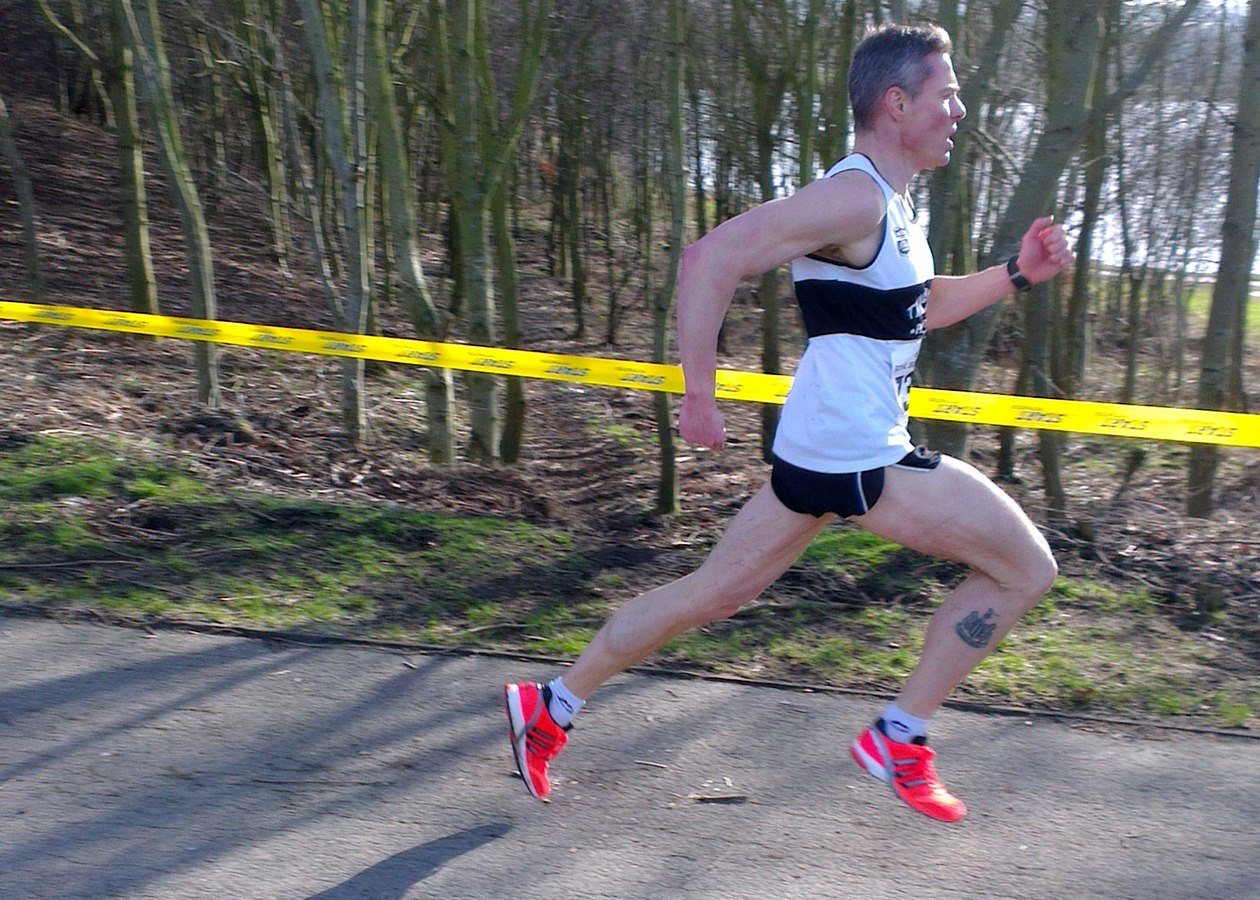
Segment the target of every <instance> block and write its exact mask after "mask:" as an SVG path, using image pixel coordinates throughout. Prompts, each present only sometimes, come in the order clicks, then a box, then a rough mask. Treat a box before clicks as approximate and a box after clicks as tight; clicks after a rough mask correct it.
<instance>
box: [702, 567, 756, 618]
mask: <svg viewBox="0 0 1260 900" xmlns="http://www.w3.org/2000/svg"><path fill="white" fill-rule="evenodd" d="M697 575H699V576H700V577H702V578H704V579H705V580H704V581H703V582H702V587H701V589H700V591H699V592H698V594H697V600H698V602H697V603H696V607H695V609H696V613H697V616H698V617H699V618H700V620H701V621H700V622H698V623H697V624H708V623H709V622H720V621H722V620H723V619H729V618H730V617H731V616H733V615H735V613H737V612H739V611H740V610H741V609H743V608H744V607H745V606H747V605H748V604H749V603H751V602H752V601H754V600H756V599H757V597H759V596H760V595H761V592H762V591H763V590H764V589H765V588H764V587H763V586H762V584H761V581H760V580H757V579H751V578H732V577H731V576H730V573H713V572H707V571H705V569H704V568H703V567H702V568H701V570H700V572H698V573H697Z"/></svg>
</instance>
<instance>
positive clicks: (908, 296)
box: [796, 279, 931, 341]
mask: <svg viewBox="0 0 1260 900" xmlns="http://www.w3.org/2000/svg"><path fill="white" fill-rule="evenodd" d="M930 286H931V282H930V281H929V282H927V283H925V284H915V285H911V286H909V287H904V288H896V289H894V290H888V291H880V290H876V289H875V288H869V287H864V286H862V285H856V284H852V283H850V282H846V281H830V280H823V279H807V280H804V281H798V282H796V300H797V302H798V303H799V304H800V307H801V318H802V319H803V320H804V323H805V333H806V334H808V335H809V336H810V337H820V336H821V335H825V334H854V335H859V336H861V337H869V338H875V339H877V340H881V341H909V340H914V339H915V338H918V337H922V336H923V332H924V309H925V305H924V303H923V298H924V296H925V295H926V294H927V291H928V288H929V287H930Z"/></svg>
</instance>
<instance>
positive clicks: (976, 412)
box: [0, 300, 1260, 447]
mask: <svg viewBox="0 0 1260 900" xmlns="http://www.w3.org/2000/svg"><path fill="white" fill-rule="evenodd" d="M0 319H11V320H15V321H19V322H35V323H41V324H45V325H61V326H68V327H72V328H92V329H97V330H104V331H120V332H127V333H132V334H148V335H154V336H157V337H169V338H179V339H183V340H194V341H211V342H213V343H219V344H233V345H237V346H243V347H256V348H260V349H264V350H281V351H287V352H290V353H316V354H321V355H326V356H347V357H354V358H360V359H375V360H382V361H385V362H398V363H409V364H412V365H422V366H433V367H437V368H445V369H460V370H464V371H471V372H489V373H492V374H495V375H515V376H519V377H523V378H545V379H550V380H553V381H571V382H576V383H579V384H592V385H600V386H604V387H618V388H634V389H638V390H650V391H667V392H670V393H676V394H678V393H682V391H683V375H682V369H681V368H679V367H678V366H668V365H661V364H659V363H646V362H635V361H632V360H616V359H603V358H600V357H593V356H568V355H564V354H557V353H538V352H536V351H532V350H509V349H506V348H502V347H477V346H471V345H468V344H449V343H438V342H434V341H417V340H409V339H404V338H390V337H377V336H375V335H360V334H343V333H339V332H333V331H312V330H308V329H304V328H284V327H279V326H271V325H249V324H245V323H243V322H220V321H209V320H206V319H186V318H179V317H175V316H152V315H145V314H142V313H130V312H118V311H113V310H98V309H84V308H81V307H75V306H47V305H39V304H33V303H15V302H12V301H4V300H0ZM791 384H792V379H791V377H790V376H788V375H765V374H761V373H758V372H739V371H735V370H733V369H719V370H718V373H717V396H718V397H719V398H720V399H723V400H744V401H749V402H755V403H782V402H783V400H784V398H785V397H787V392H788V388H789V387H791ZM910 415H912V416H914V417H916V418H921V419H944V420H949V421H954V422H970V423H973V424H977V425H1009V426H1015V427H1019V428H1048V429H1052V430H1055V431H1073V432H1080V433H1085V434H1104V435H1113V436H1117V437H1130V438H1144V439H1147V440H1160V441H1186V442H1192V443H1207V444H1224V445H1230V446H1236V447H1260V416H1258V415H1248V414H1244V413H1230V412H1217V411H1214V410H1200V409H1179V408H1171V407H1161V406H1134V405H1127V404H1120V403H1095V402H1089V401H1082V400H1054V399H1043V398H1039V397H1012V396H1008V395H1005V394H983V393H976V392H971V391H944V390H935V389H932V388H920V387H916V388H914V389H913V390H912V391H911V392H910Z"/></svg>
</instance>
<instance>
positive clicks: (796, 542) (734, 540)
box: [701, 483, 835, 587]
mask: <svg viewBox="0 0 1260 900" xmlns="http://www.w3.org/2000/svg"><path fill="white" fill-rule="evenodd" d="M834 519H835V516H834V515H831V514H827V515H824V516H821V517H817V516H811V515H806V514H804V513H798V512H793V511H792V510H790V509H788V508H787V507H786V506H784V505H783V504H782V503H781V502H780V501H779V498H778V497H776V496H775V495H774V491H773V490H772V489H771V487H770V485H769V483H767V484H765V485H764V486H763V487H762V488H761V490H759V491H758V492H757V493H756V494H754V495H753V496H752V497H751V498H750V499H749V500H748V502H747V503H745V504H744V506H743V507H742V508H741V509H740V510H739V512H738V513H736V514H735V517H734V518H733V519H731V521H730V523H729V524H728V525H727V528H726V531H725V532H724V533H723V535H722V537H721V538H720V539H719V540H718V542H717V544H716V545H715V546H714V547H713V550H712V551H711V552H710V553H709V556H708V558H707V559H706V560H705V562H704V565H703V566H702V567H701V572H702V573H703V574H704V575H706V576H708V577H711V578H718V579H721V580H724V581H730V580H732V579H733V580H740V581H742V580H748V581H749V582H750V583H754V582H755V583H756V584H759V585H762V586H763V587H764V586H765V585H768V584H770V583H771V582H772V581H774V580H775V579H776V578H778V577H779V576H780V575H782V574H783V572H784V571H786V570H787V568H788V567H789V566H790V565H792V563H793V562H794V561H795V560H796V558H797V557H798V556H800V555H801V554H802V553H804V552H805V548H807V547H808V546H809V544H810V541H812V540H813V539H814V537H815V536H816V535H817V534H818V533H819V532H820V531H822V530H823V528H825V527H826V526H827V524H828V523H829V522H831V521H833V520H834Z"/></svg>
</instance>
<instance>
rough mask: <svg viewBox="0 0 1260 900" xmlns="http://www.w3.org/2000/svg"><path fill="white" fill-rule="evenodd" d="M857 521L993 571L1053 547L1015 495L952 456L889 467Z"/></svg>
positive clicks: (899, 540) (880, 532) (883, 534)
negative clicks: (923, 465)
mask: <svg viewBox="0 0 1260 900" xmlns="http://www.w3.org/2000/svg"><path fill="white" fill-rule="evenodd" d="M853 521H854V522H857V523H858V524H860V525H861V526H862V527H863V528H866V529H867V530H869V531H871V532H874V533H875V534H878V535H880V536H881V537H885V538H888V539H889V540H891V541H895V542H896V543H898V544H901V545H902V546H905V547H909V548H911V549H913V550H918V551H919V552H921V553H927V554H929V555H931V556H937V557H940V558H942V559H950V560H954V561H956V562H961V563H966V564H968V565H971V566H974V567H977V568H980V569H984V570H986V571H989V572H991V573H992V574H995V575H1000V574H1002V572H1003V570H1005V569H1006V568H1007V567H1010V566H1014V567H1018V566H1020V565H1021V564H1023V563H1025V562H1026V561H1027V559H1028V558H1030V557H1032V556H1042V555H1048V554H1049V552H1050V551H1049V547H1048V546H1047V544H1046V541H1045V538H1044V537H1042V535H1041V533H1040V532H1039V531H1038V530H1037V528H1036V526H1035V525H1033V523H1032V521H1031V520H1030V519H1029V518H1028V516H1027V515H1025V514H1024V511H1023V510H1022V509H1020V508H1019V505H1018V504H1016V503H1015V501H1014V500H1012V499H1011V498H1010V497H1009V496H1007V494H1006V493H1005V492H1003V491H1002V490H1001V489H1000V488H999V487H998V486H997V485H995V484H994V483H993V482H992V481H990V480H989V479H988V478H986V477H985V476H984V475H983V474H981V473H980V472H979V471H978V470H976V469H975V468H974V467H973V466H970V465H968V464H967V463H964V462H961V461H959V460H957V459H954V458H952V457H949V456H943V457H942V458H941V464H940V466H938V467H937V468H935V469H932V470H930V471H908V470H905V469H900V468H895V467H889V468H888V469H887V470H886V475H885V480H884V492H883V493H882V494H881V495H880V498H879V501H878V502H877V503H876V504H875V506H874V507H872V509H871V511H870V512H869V513H867V514H866V515H864V516H859V517H856V518H854V519H853Z"/></svg>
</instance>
